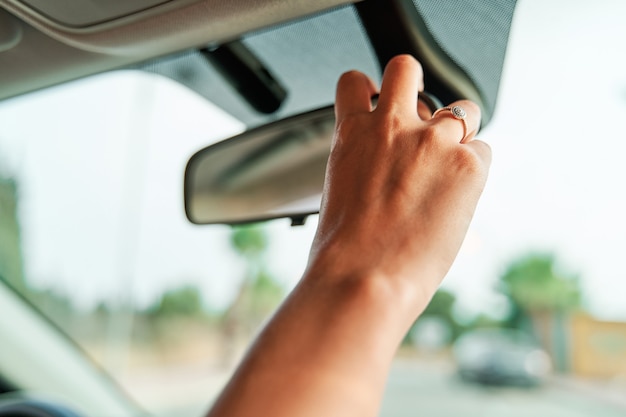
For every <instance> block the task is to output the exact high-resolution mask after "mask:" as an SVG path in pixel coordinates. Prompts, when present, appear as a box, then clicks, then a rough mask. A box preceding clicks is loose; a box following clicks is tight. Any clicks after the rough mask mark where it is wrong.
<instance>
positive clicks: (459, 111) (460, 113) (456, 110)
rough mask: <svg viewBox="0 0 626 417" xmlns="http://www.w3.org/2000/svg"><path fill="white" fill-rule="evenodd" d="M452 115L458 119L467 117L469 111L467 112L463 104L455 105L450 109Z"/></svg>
mask: <svg viewBox="0 0 626 417" xmlns="http://www.w3.org/2000/svg"><path fill="white" fill-rule="evenodd" d="M450 111H451V112H452V115H453V116H454V117H456V118H457V119H465V117H467V113H465V109H464V108H463V107H461V106H454V107H452V108H451V109H450Z"/></svg>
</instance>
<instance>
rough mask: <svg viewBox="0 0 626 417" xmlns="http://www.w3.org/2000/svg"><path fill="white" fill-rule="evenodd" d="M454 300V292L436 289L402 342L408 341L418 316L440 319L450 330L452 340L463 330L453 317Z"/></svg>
mask: <svg viewBox="0 0 626 417" xmlns="http://www.w3.org/2000/svg"><path fill="white" fill-rule="evenodd" d="M455 302H456V297H455V296H454V294H452V293H451V292H448V291H446V290H443V289H439V290H437V292H436V293H435V295H433V298H432V299H431V300H430V303H429V304H428V306H427V307H426V310H424V312H423V313H422V314H421V315H420V317H419V318H418V319H417V320H416V321H415V323H413V326H412V327H411V330H410V331H409V333H408V334H407V338H405V340H404V343H408V342H410V340H409V338H408V335H410V334H411V333H412V332H413V331H414V328H415V326H417V325H418V322H419V320H420V318H426V317H437V318H439V319H441V320H442V321H443V322H444V323H445V324H446V325H447V326H448V329H449V330H450V334H451V341H454V340H455V339H456V338H457V337H458V336H459V335H460V334H461V333H462V332H463V328H462V326H461V325H459V323H458V322H457V321H456V320H455V319H454V315H453V309H454V303H455Z"/></svg>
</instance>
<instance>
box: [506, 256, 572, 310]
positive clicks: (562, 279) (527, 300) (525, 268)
mask: <svg viewBox="0 0 626 417" xmlns="http://www.w3.org/2000/svg"><path fill="white" fill-rule="evenodd" d="M500 282H501V284H502V290H503V292H504V294H505V295H506V296H507V297H509V299H510V300H511V301H512V303H513V304H514V306H515V307H517V308H520V309H521V310H523V311H526V312H532V311H561V312H563V311H568V310H571V309H573V308H576V307H578V306H580V300H581V295H580V283H579V280H578V277H577V276H575V275H567V274H565V273H563V272H562V271H559V270H558V269H557V268H556V261H555V258H554V256H553V255H551V254H529V255H525V256H523V257H521V258H519V259H517V260H515V261H513V262H512V263H511V264H510V265H509V267H508V268H507V269H506V270H505V272H504V274H502V276H501V278H500Z"/></svg>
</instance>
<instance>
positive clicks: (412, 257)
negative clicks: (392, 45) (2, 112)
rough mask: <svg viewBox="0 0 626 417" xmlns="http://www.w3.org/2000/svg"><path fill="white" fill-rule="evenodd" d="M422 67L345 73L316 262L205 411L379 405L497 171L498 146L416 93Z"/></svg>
mask: <svg viewBox="0 0 626 417" xmlns="http://www.w3.org/2000/svg"><path fill="white" fill-rule="evenodd" d="M422 79H423V76H422V70H421V66H420V65H419V63H418V62H417V61H415V60H414V59H413V58H411V57H409V56H405V55H402V56H397V57H395V58H394V59H393V60H391V61H390V63H389V64H388V66H387V68H386V69H385V73H384V76H383V83H382V87H381V90H380V98H379V101H378V105H377V107H376V109H372V107H371V103H370V97H371V96H372V95H373V94H375V93H376V92H377V90H376V87H375V86H374V84H373V83H372V81H371V80H370V79H368V78H367V77H366V76H365V75H363V74H361V73H359V72H356V71H353V72H349V73H346V74H344V75H343V76H342V77H341V78H340V80H339V83H338V86H337V100H336V106H335V108H336V115H337V126H336V132H335V138H334V142H333V147H332V152H331V156H330V160H329V164H328V171H327V176H326V183H325V190H324V195H323V202H322V208H321V211H320V220H319V226H318V230H317V234H316V237H315V239H314V242H313V246H312V248H311V254H310V258H309V263H308V267H307V270H306V272H305V274H304V276H303V277H302V279H301V281H300V283H299V284H298V286H297V287H296V288H295V289H294V290H293V292H292V293H291V295H290V296H289V297H288V299H287V300H286V301H285V302H284V303H283V305H282V306H281V308H280V309H279V310H278V312H277V313H276V314H275V315H274V317H273V318H272V320H271V321H270V322H269V323H268V325H267V326H266V328H265V329H264V330H263V332H262V333H261V334H260V336H259V337H258V339H257V340H256V342H255V343H254V345H253V346H252V347H251V349H250V351H249V352H248V354H247V356H246V358H245V359H244V361H243V362H242V363H241V365H240V366H239V368H238V370H237V372H236V373H235V375H234V376H233V378H232V379H231V381H230V383H229V384H228V386H227V387H226V388H225V389H224V391H223V393H222V394H221V396H220V397H219V398H218V400H217V402H216V403H215V405H214V407H213V409H212V410H211V411H210V412H209V417H218V416H219V417H234V416H237V417H244V416H246V417H247V416H273V417H282V416H285V417H287V416H288V417H294V416H302V417H304V416H307V417H308V416H311V417H313V416H315V417H319V416H324V417H334V416H359V417H368V416H375V415H377V414H378V411H379V408H380V403H381V399H382V393H383V390H384V386H385V382H386V379H387V375H388V372H389V367H390V365H391V361H392V359H393V355H394V353H395V351H396V349H397V347H398V345H399V343H400V341H401V340H402V338H403V336H404V335H405V333H406V332H407V330H408V329H409V326H410V325H411V323H413V321H414V320H415V319H416V318H417V317H418V316H419V314H420V313H421V312H422V311H423V310H424V309H425V308H426V306H427V305H428V302H429V301H430V299H431V297H432V296H433V294H434V293H435V291H436V289H437V287H438V286H439V284H440V283H441V281H442V280H443V278H444V276H445V275H446V273H447V271H448V269H449V268H450V266H451V264H452V262H453V260H454V258H455V257H456V254H457V252H458V250H459V248H460V245H461V243H462V241H463V239H464V237H465V234H466V232H467V228H468V227H469V224H470V221H471V219H472V216H473V214H474V210H475V208H476V204H477V202H478V199H479V197H480V194H481V193H482V190H483V187H484V185H485V182H486V180H487V173H488V170H489V165H490V162H491V151H490V149H489V147H488V146H487V145H486V144H485V143H483V142H481V141H479V140H473V135H474V132H476V131H477V130H478V126H479V124H480V111H479V109H478V107H477V106H476V105H475V104H474V103H472V102H469V101H461V102H458V103H453V104H452V105H461V106H462V107H463V108H464V109H465V110H466V112H467V123H468V132H469V134H468V135H467V137H466V138H464V140H463V143H460V141H461V139H462V136H463V125H462V122H460V121H459V120H455V119H454V118H452V117H448V116H446V115H445V112H444V113H442V114H441V115H437V117H435V118H433V119H431V118H430V112H429V111H428V110H427V109H426V108H425V106H422V105H421V104H420V105H418V102H417V96H418V91H419V90H422V89H423V81H422Z"/></svg>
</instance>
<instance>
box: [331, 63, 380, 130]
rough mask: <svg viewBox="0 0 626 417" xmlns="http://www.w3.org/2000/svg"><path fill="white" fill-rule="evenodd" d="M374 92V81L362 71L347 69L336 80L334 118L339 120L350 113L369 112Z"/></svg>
mask: <svg viewBox="0 0 626 417" xmlns="http://www.w3.org/2000/svg"><path fill="white" fill-rule="evenodd" d="M376 92H377V91H376V86H375V85H374V82H373V81H372V80H371V79H370V78H369V77H368V76H367V75H365V74H363V73H362V72H359V71H348V72H346V73H344V74H343V75H342V76H341V77H340V78H339V81H338V82H337V97H336V98H335V117H336V119H337V120H341V119H343V118H344V117H345V116H346V115H348V114H352V113H365V112H371V111H372V101H371V99H372V96H373V95H374V94H376Z"/></svg>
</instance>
